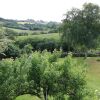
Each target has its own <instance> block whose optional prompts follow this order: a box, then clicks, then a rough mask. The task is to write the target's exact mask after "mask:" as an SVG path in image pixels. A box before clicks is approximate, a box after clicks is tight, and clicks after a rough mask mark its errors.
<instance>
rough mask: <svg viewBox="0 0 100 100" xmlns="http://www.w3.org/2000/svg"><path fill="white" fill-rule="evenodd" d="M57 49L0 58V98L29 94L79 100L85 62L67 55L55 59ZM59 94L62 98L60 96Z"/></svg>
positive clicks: (12, 97) (81, 91) (58, 55)
mask: <svg viewBox="0 0 100 100" xmlns="http://www.w3.org/2000/svg"><path fill="white" fill-rule="evenodd" d="M59 57H60V52H58V51H54V52H53V53H52V54H51V53H50V52H47V51H43V52H42V53H40V52H34V53H32V54H30V55H29V56H28V55H26V54H25V55H23V56H22V57H20V58H17V59H15V60H13V59H5V60H2V61H0V100H13V99H14V98H15V97H16V96H19V95H22V94H26V93H27V94H33V95H36V96H38V97H39V98H44V99H45V100H47V98H48V96H52V97H53V98H55V99H57V100H58V99H60V100H66V99H64V98H65V97H66V98H69V100H83V97H84V93H85V91H84V89H85V84H86V81H85V66H84V64H83V63H82V62H79V61H77V60H76V59H74V58H72V57H71V54H69V55H68V57H66V58H65V59H64V61H63V60H62V61H59ZM61 98H62V99H61Z"/></svg>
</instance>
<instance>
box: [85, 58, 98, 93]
mask: <svg viewBox="0 0 100 100" xmlns="http://www.w3.org/2000/svg"><path fill="white" fill-rule="evenodd" d="M97 59H100V57H98V58H96V57H93V58H88V59H87V63H88V66H89V67H88V73H87V82H88V86H89V87H90V88H92V89H93V90H99V91H100V61H97Z"/></svg>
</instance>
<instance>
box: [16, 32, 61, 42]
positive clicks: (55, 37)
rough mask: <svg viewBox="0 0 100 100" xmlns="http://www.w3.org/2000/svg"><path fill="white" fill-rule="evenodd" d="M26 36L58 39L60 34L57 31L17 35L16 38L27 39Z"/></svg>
mask: <svg viewBox="0 0 100 100" xmlns="http://www.w3.org/2000/svg"><path fill="white" fill-rule="evenodd" d="M27 38H41V39H44V38H47V39H55V40H59V39H60V34H59V33H52V34H39V35H28V36H18V37H17V38H16V39H27Z"/></svg>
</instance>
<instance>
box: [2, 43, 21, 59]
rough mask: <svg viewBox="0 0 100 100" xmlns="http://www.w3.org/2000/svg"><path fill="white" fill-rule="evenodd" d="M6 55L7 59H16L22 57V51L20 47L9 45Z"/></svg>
mask: <svg viewBox="0 0 100 100" xmlns="http://www.w3.org/2000/svg"><path fill="white" fill-rule="evenodd" d="M4 54H5V55H6V58H10V57H13V58H16V57H19V56H20V49H19V47H18V46H16V45H14V44H9V45H8V47H7V48H6V49H5V51H4Z"/></svg>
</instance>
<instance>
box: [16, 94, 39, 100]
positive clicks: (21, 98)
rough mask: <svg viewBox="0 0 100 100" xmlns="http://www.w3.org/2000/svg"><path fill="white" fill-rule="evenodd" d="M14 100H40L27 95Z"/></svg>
mask: <svg viewBox="0 0 100 100" xmlns="http://www.w3.org/2000/svg"><path fill="white" fill-rule="evenodd" d="M15 100H40V99H39V98H38V97H36V96H31V95H29V94H25V95H21V96H18V97H17V98H16V99H15Z"/></svg>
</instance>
